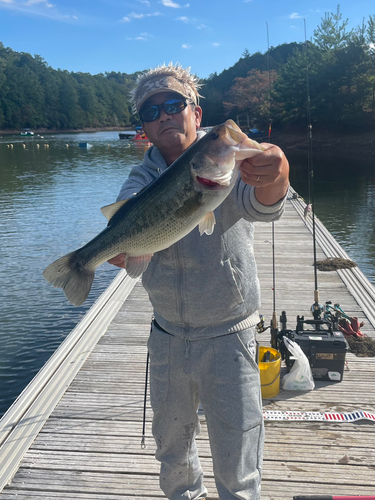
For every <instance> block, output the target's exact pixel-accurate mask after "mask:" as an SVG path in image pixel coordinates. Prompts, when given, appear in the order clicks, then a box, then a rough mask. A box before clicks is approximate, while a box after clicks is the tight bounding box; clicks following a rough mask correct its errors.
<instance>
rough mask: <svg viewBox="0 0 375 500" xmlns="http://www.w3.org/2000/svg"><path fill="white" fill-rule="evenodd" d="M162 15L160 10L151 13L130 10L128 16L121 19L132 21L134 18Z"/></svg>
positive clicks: (121, 20) (126, 21)
mask: <svg viewBox="0 0 375 500" xmlns="http://www.w3.org/2000/svg"><path fill="white" fill-rule="evenodd" d="M154 16H161V14H160V12H152V13H150V14H138V13H137V12H130V14H128V15H127V16H124V17H123V18H122V19H120V22H122V23H130V21H131V20H132V19H143V18H145V17H154Z"/></svg>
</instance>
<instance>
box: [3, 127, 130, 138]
mask: <svg viewBox="0 0 375 500" xmlns="http://www.w3.org/2000/svg"><path fill="white" fill-rule="evenodd" d="M133 129H134V127H98V128H90V127H88V128H74V129H73V128H67V129H64V130H61V129H51V128H36V129H32V131H33V132H34V134H35V135H37V134H39V135H40V134H82V133H95V132H124V131H128V130H133ZM2 135H18V136H20V137H34V136H35V135H34V136H32V135H28V136H21V135H20V130H16V129H12V130H9V129H5V130H4V129H0V136H2Z"/></svg>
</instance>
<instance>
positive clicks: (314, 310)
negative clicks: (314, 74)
mask: <svg viewBox="0 0 375 500" xmlns="http://www.w3.org/2000/svg"><path fill="white" fill-rule="evenodd" d="M303 23H304V28H305V55H306V90H307V168H308V190H309V200H308V201H309V203H308V205H310V207H311V214H312V226H313V251H314V281H315V291H314V304H313V306H312V313H313V316H314V319H319V317H320V312H321V310H320V309H321V308H320V305H319V290H318V272H317V266H316V237H315V198H314V169H313V155H312V123H311V98H310V81H309V54H308V44H307V37H306V19H304V20H303Z"/></svg>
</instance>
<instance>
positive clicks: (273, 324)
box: [266, 22, 277, 336]
mask: <svg viewBox="0 0 375 500" xmlns="http://www.w3.org/2000/svg"><path fill="white" fill-rule="evenodd" d="M266 26H267V71H268V121H269V125H268V142H271V71H270V38H269V31H268V23H267V22H266ZM271 245H272V296H273V314H272V320H271V332H273V331H276V330H277V317H276V266H275V222H274V221H272V243H271ZM271 336H272V335H271Z"/></svg>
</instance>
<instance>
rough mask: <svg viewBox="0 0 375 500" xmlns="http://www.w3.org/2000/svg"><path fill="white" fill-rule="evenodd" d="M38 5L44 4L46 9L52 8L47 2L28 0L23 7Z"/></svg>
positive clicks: (45, 0) (43, 0)
mask: <svg viewBox="0 0 375 500" xmlns="http://www.w3.org/2000/svg"><path fill="white" fill-rule="evenodd" d="M39 4H44V5H45V6H46V7H48V8H51V7H54V5H52V4H51V3H48V2H47V0H28V1H27V2H26V3H25V4H24V5H25V6H26V7H30V6H31V5H39Z"/></svg>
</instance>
